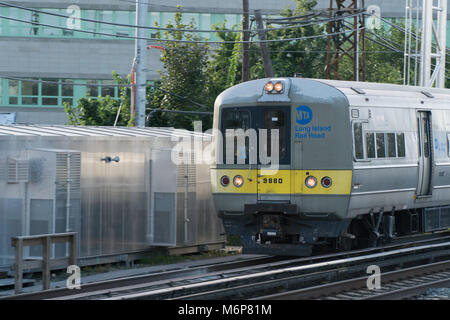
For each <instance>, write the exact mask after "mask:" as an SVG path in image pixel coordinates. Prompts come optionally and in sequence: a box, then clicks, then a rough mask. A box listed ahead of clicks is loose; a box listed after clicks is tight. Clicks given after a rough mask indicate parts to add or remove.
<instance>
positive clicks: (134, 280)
mask: <svg viewBox="0 0 450 320" xmlns="http://www.w3.org/2000/svg"><path fill="white" fill-rule="evenodd" d="M280 260H284V259H283V258H280V257H272V256H262V257H256V258H254V257H253V258H250V259H242V260H239V261H233V262H227V263H221V264H208V263H205V265H201V266H196V267H190V268H186V269H175V270H170V271H162V272H156V273H151V274H145V275H138V276H132V277H125V278H119V279H113V280H106V281H98V282H92V283H84V284H82V286H81V289H79V290H70V289H67V288H57V289H50V290H44V291H38V292H30V293H22V294H18V295H13V296H5V297H0V300H46V299H54V298H63V299H64V297H71V296H73V295H74V293H76V295H77V296H78V295H86V296H90V295H91V294H92V293H98V292H107V291H108V290H114V289H117V288H127V287H133V286H137V287H139V286H142V285H145V284H146V283H155V282H158V281H164V280H168V281H171V279H176V278H183V277H186V278H188V277H195V276H197V275H199V274H208V273H212V272H222V271H225V270H229V269H237V268H241V267H247V266H254V265H260V264H264V263H270V262H276V261H280Z"/></svg>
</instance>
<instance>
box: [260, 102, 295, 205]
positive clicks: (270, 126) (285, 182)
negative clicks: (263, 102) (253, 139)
mask: <svg viewBox="0 0 450 320" xmlns="http://www.w3.org/2000/svg"><path fill="white" fill-rule="evenodd" d="M258 115H259V117H258V121H259V124H258V128H260V129H262V130H258V155H259V157H258V184H257V185H258V191H257V192H258V201H276V202H278V201H279V202H289V201H290V193H291V179H290V174H291V171H290V169H291V166H290V159H291V156H290V134H291V125H290V123H291V121H290V108H289V107H259V110H258ZM274 130H278V156H277V155H276V152H273V150H272V143H273V142H274V141H272V138H276V131H274ZM274 157H278V161H277V162H278V165H275V166H274V161H273V158H274ZM269 158H270V159H271V161H272V162H271V163H269V164H267V160H268V159H269ZM275 162H276V161H275Z"/></svg>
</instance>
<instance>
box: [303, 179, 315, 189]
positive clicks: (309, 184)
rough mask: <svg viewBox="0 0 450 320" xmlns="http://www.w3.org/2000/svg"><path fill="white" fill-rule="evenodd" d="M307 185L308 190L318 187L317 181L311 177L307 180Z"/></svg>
mask: <svg viewBox="0 0 450 320" xmlns="http://www.w3.org/2000/svg"><path fill="white" fill-rule="evenodd" d="M305 185H306V186H307V187H308V188H310V189H311V188H314V187H315V186H316V185H317V179H316V178H315V177H313V176H309V177H307V178H306V179H305Z"/></svg>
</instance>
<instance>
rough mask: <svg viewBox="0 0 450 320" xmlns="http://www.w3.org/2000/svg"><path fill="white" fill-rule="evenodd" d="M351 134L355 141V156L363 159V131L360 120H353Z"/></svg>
mask: <svg viewBox="0 0 450 320" xmlns="http://www.w3.org/2000/svg"><path fill="white" fill-rule="evenodd" d="M353 135H354V142H355V146H354V147H355V158H356V159H364V145H363V132H362V123H361V122H355V123H354V124H353Z"/></svg>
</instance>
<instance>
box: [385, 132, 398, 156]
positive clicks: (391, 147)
mask: <svg viewBox="0 0 450 320" xmlns="http://www.w3.org/2000/svg"><path fill="white" fill-rule="evenodd" d="M386 135H387V145H388V148H387V149H388V157H389V158H395V157H397V151H396V146H395V134H394V133H387V134H386Z"/></svg>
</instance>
